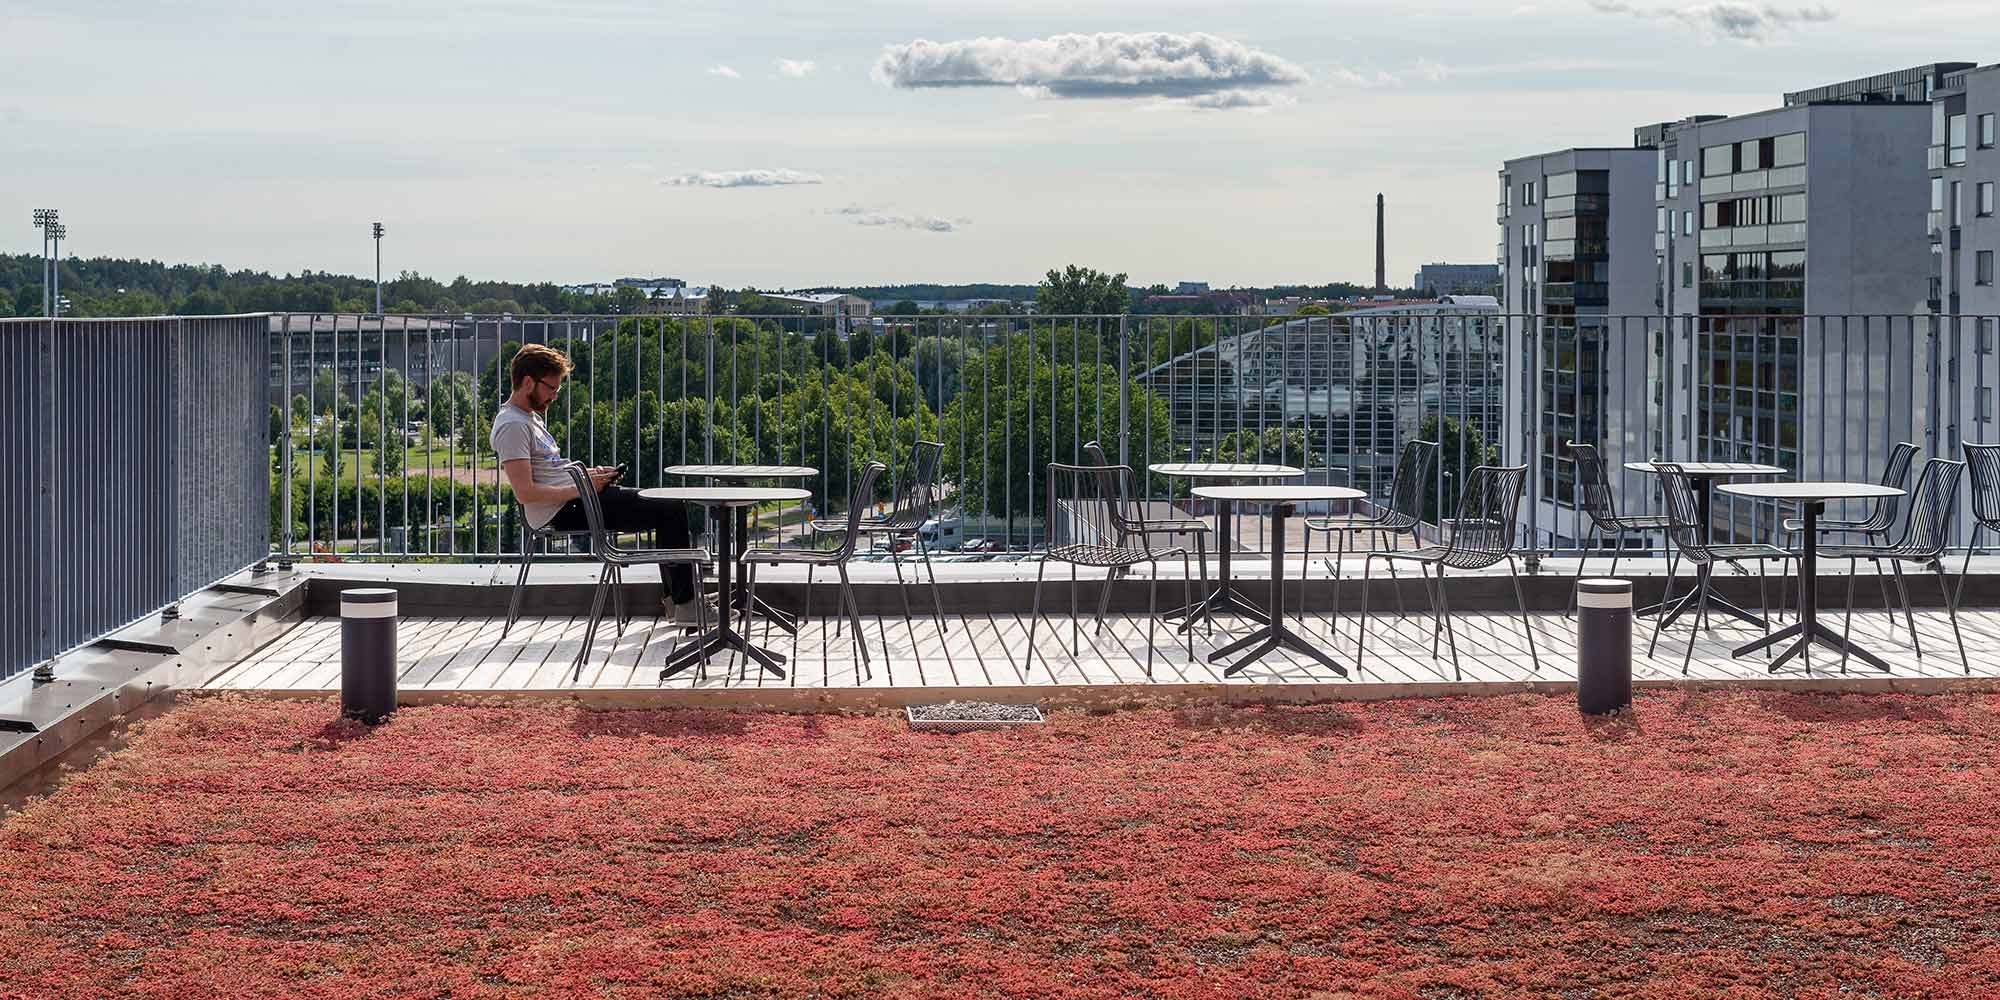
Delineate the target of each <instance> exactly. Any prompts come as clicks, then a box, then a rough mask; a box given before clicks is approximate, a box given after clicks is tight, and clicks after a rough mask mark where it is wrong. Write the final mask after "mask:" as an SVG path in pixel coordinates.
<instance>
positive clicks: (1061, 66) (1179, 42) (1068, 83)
mask: <svg viewBox="0 0 2000 1000" xmlns="http://www.w3.org/2000/svg"><path fill="white" fill-rule="evenodd" d="M870 75H871V76H873V77H874V79H875V81H876V82H878V83H882V84H886V85H888V86H891V87H900V88H909V89H919V88H949V87H1013V88H1016V89H1017V90H1020V91H1021V92H1023V93H1026V94H1029V95H1032V96H1036V97H1048V98H1104V97H1154V98H1165V99H1168V100H1173V101H1180V102H1185V103H1187V104H1188V105H1189V106H1192V107H1203V108H1217V109H1219V108H1262V107H1269V106H1271V105H1272V104H1276V103H1284V102H1283V101H1281V100H1279V99H1276V98H1272V97H1270V95H1269V94H1263V93H1260V92H1262V91H1267V90H1270V89H1273V88H1280V87H1290V86H1296V85H1298V84H1302V83H1305V82H1307V81H1308V80H1309V79H1310V78H1309V77H1308V76H1307V75H1306V72H1305V71H1304V70H1302V69H1300V68H1299V67H1298V66H1296V65H1293V64H1292V63H1290V62H1288V61H1286V60H1285V59H1283V58H1280V57H1279V56H1276V55H1273V54H1271V53H1269V52H1264V51H1261V50H1258V49H1253V48H1251V47H1249V46H1247V45H1244V44H1242V43H1241V42H1234V41H1230V40H1229V39H1226V38H1220V37H1217V36H1215V35H1209V34H1203V33H1200V32H1194V33H1190V34H1175V33H1171V32H1161V31H1153V32H1129V33H1128V32H1102V33H1098V34H1094V35H1055V36H1052V37H1049V38H1031V39H1026V40H1017V39H1012V38H972V39H963V40H959V41H949V42H933V41H928V40H925V39H918V40H916V41H913V42H905V43H902V44H899V45H891V46H888V47H887V48H886V49H884V50H883V53H882V57H881V58H880V59H878V60H876V62H875V66H874V69H873V70H872V72H871V73H870Z"/></svg>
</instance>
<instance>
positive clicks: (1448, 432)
mask: <svg viewBox="0 0 2000 1000" xmlns="http://www.w3.org/2000/svg"><path fill="white" fill-rule="evenodd" d="M1417 435H1418V436H1419V437H1421V438H1422V439H1424V440H1426V441H1436V442H1437V443H1438V461H1437V464H1438V474H1436V475H1434V476H1433V477H1432V479H1431V481H1430V482H1429V483H1427V484H1425V486H1424V491H1423V498H1424V520H1426V521H1429V522H1431V523H1433V524H1435V523H1437V520H1438V518H1440V517H1452V516H1454V515H1455V514H1457V512H1458V491H1459V490H1460V489H1462V488H1463V487H1464V486H1465V480H1466V476H1467V475H1468V474H1469V473H1471V471H1472V470H1473V469H1476V468H1478V467H1479V466H1482V465H1497V464H1499V462H1500V446H1499V445H1497V444H1490V443H1488V442H1487V440H1486V435H1485V433H1484V432H1483V431H1482V430H1481V429H1480V426H1479V421H1477V420H1470V419H1468V420H1465V421H1464V422H1462V423H1461V422H1460V421H1459V419H1458V418H1457V417H1442V418H1440V417H1437V416H1435V415H1433V416H1428V417H1425V418H1424V421H1423V423H1422V424H1421V425H1420V426H1419V427H1418V429H1417Z"/></svg>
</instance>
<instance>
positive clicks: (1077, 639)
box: [1069, 563, 1110, 656]
mask: <svg viewBox="0 0 2000 1000" xmlns="http://www.w3.org/2000/svg"><path fill="white" fill-rule="evenodd" d="M1076 575H1077V566H1076V564H1075V563H1070V564H1069V655H1071V656H1081V655H1083V626H1082V625H1080V624H1078V622H1077V616H1076V592H1077V590H1078V588H1079V587H1080V586H1081V584H1079V583H1078V582H1077V578H1076ZM1105 579H1106V580H1107V581H1109V579H1110V577H1109V576H1108V575H1107V576H1106V577H1105Z"/></svg>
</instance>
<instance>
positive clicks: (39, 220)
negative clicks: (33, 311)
mask: <svg viewBox="0 0 2000 1000" xmlns="http://www.w3.org/2000/svg"><path fill="white" fill-rule="evenodd" d="M56 220H57V213H56V210H55V209H53V208H38V209H35V228H36V229H39V230H41V231H42V315H43V316H53V315H54V313H52V312H50V311H49V303H50V302H51V301H52V299H51V298H50V297H49V227H50V226H53V225H55V224H56Z"/></svg>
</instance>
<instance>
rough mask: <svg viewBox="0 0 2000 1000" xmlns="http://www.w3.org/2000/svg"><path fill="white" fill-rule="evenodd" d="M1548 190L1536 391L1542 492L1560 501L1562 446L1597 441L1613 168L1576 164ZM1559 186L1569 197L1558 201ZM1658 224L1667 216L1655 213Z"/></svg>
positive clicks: (1567, 486)
mask: <svg viewBox="0 0 2000 1000" xmlns="http://www.w3.org/2000/svg"><path fill="white" fill-rule="evenodd" d="M1670 168H1671V163H1670V162H1669V161H1667V160H1666V159H1664V158H1662V159H1661V160H1660V161H1659V166H1658V167H1657V168H1656V176H1657V177H1659V178H1661V181H1660V183H1664V177H1665V175H1666V171H1667V170H1668V169H1670ZM1543 191H1544V193H1545V194H1547V195H1548V200H1547V202H1546V203H1544V205H1543V206H1542V207H1543V212H1544V215H1545V216H1546V221H1545V222H1544V223H1543V225H1544V226H1545V231H1544V234H1543V235H1544V239H1543V243H1542V263H1543V267H1544V268H1545V269H1546V270H1545V273H1544V274H1543V276H1542V277H1543V284H1542V310H1541V311H1542V312H1544V313H1546V314H1547V316H1548V319H1547V321H1546V323H1545V325H1544V327H1543V330H1542V337H1541V343H1542V356H1541V358H1540V359H1538V360H1539V361H1540V368H1541V381H1542V385H1541V398H1542V410H1541V414H1540V420H1539V422H1538V427H1539V428H1540V432H1541V437H1542V442H1541V443H1542V448H1541V449H1540V454H1541V463H1542V466H1541V469H1540V474H1541V477H1542V495H1543V496H1545V497H1547V498H1549V499H1550V500H1552V501H1554V502H1555V503H1557V504H1561V505H1564V506H1575V504H1576V470H1575V467H1574V463H1573V462H1571V461H1570V457H1569V453H1568V450H1567V449H1566V448H1564V447H1563V445H1564V444H1566V443H1567V442H1569V441H1588V442H1592V443H1597V444H1602V443H1603V438H1604V421H1603V416H1602V412H1601V406H1602V400H1603V396H1604V391H1605V383H1604V364H1605V355H1604V350H1605V341H1606V336H1605V331H1604V321H1603V320H1602V319H1601V318H1599V317H1601V316H1602V314H1603V312H1604V310H1605V309H1606V308H1607V307H1608V306H1609V305H1610V301H1611V297H1610V296H1611V284H1610V277H1611V275H1610V269H1611V258H1610V249H1611V248H1610V242H1609V240H1608V236H1609V232H1608V227H1609V225H1610V214H1611V211H1610V209H1611V206H1610V197H1611V194H1610V192H1611V174H1610V172H1609V171H1605V170H1579V171H1576V172H1573V173H1565V174H1554V175H1551V176H1549V177H1548V178H1547V179H1546V180H1545V182H1544V187H1543ZM1557 192H1563V195H1562V197H1564V198H1567V199H1570V200H1566V201H1562V202H1558V195H1557ZM1660 225H1661V226H1662V227H1663V228H1666V227H1670V226H1671V225H1672V217H1671V216H1670V215H1667V214H1662V215H1661V216H1660Z"/></svg>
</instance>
